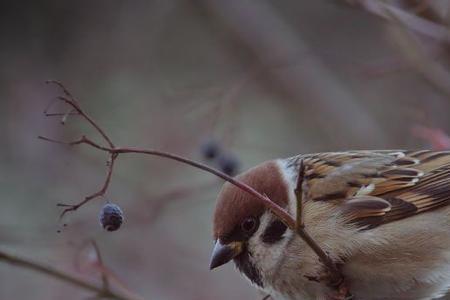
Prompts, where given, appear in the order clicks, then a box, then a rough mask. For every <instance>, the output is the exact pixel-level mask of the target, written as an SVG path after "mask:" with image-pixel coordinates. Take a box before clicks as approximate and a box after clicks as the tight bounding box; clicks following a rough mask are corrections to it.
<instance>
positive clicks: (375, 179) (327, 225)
mask: <svg viewBox="0 0 450 300" xmlns="http://www.w3.org/2000/svg"><path fill="white" fill-rule="evenodd" d="M301 165H303V167H302V168H304V174H303V176H304V179H303V183H302V193H303V197H302V203H303V219H304V223H305V226H306V230H307V231H308V233H309V235H310V236H311V237H312V238H313V239H314V240H315V242H316V243H317V244H318V246H319V247H321V249H322V250H323V251H325V253H327V254H328V255H329V257H330V258H331V259H332V260H333V262H334V263H336V264H337V265H339V266H340V270H341V272H342V274H343V276H344V278H345V280H346V284H347V285H348V288H349V291H350V293H351V295H352V296H353V299H358V300H387V299H389V300H391V299H399V300H400V299H401V300H422V299H436V298H438V297H441V296H443V295H445V294H446V293H447V292H448V290H449V288H450V151H432V150H367V151H363V150H358V151H342V152H324V153H314V154H302V155H297V156H293V157H289V158H284V159H274V160H269V161H266V162H263V163H261V164H259V165H257V166H255V167H253V168H251V169H249V170H247V171H245V172H243V173H242V174H240V175H238V176H236V179H237V180H239V181H241V182H243V183H245V184H247V185H249V186H251V187H252V188H254V189H255V190H257V191H258V192H259V193H261V194H262V195H267V197H268V198H270V199H271V201H273V202H274V203H276V204H278V205H279V206H281V207H282V208H284V209H285V210H286V211H287V212H288V213H289V214H291V216H293V218H295V217H296V196H295V193H294V190H295V187H296V182H297V179H298V176H299V169H300V166H301ZM213 240H214V247H213V251H212V256H211V262H210V269H215V268H217V267H219V266H222V265H224V264H226V263H228V262H231V261H233V262H234V264H235V266H236V268H237V270H238V271H239V272H240V273H241V274H242V275H243V277H244V278H246V279H247V280H248V281H249V282H250V284H251V285H253V286H254V287H256V288H257V289H259V290H260V291H262V292H264V293H266V294H267V295H270V296H271V297H272V299H275V300H297V299H301V300H309V299H314V300H319V299H335V298H333V297H334V296H333V290H332V289H331V288H330V286H329V285H327V284H325V283H324V282H322V281H321V280H314V278H315V279H317V278H321V276H322V275H323V274H324V269H325V266H324V264H323V263H322V262H321V261H320V260H319V258H318V256H317V255H316V254H315V252H314V251H313V250H312V249H311V248H310V247H309V246H308V245H307V244H306V243H305V242H304V241H303V240H302V239H301V238H300V237H299V235H298V234H296V233H295V232H294V231H293V230H291V229H290V228H288V227H287V226H286V225H285V224H284V223H283V222H282V221H281V220H280V219H279V218H277V217H276V216H275V215H274V214H273V213H272V212H271V211H270V210H269V209H267V208H266V207H265V206H264V205H263V204H262V203H261V201H258V199H256V198H255V197H254V196H253V195H251V194H249V193H247V192H245V191H243V190H241V189H240V188H238V187H236V186H235V185H233V184H230V183H229V182H226V183H225V184H224V185H223V186H222V189H221V190H220V192H219V194H218V197H217V202H216V206H215V210H214V215H213Z"/></svg>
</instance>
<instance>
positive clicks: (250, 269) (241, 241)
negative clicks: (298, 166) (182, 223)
mask: <svg viewBox="0 0 450 300" xmlns="http://www.w3.org/2000/svg"><path fill="white" fill-rule="evenodd" d="M236 179H238V180H240V181H242V182H244V183H246V184H247V185H249V186H251V187H252V188H254V189H255V190H257V191H258V192H259V193H261V194H265V195H267V196H268V197H269V198H270V199H271V200H272V201H274V202H275V203H276V204H278V205H279V206H281V207H286V206H287V204H288V197H289V189H288V184H287V182H286V180H285V178H284V175H283V173H282V171H281V168H280V165H279V163H278V162H277V161H269V162H265V163H263V164H261V165H259V166H256V167H254V168H252V169H250V170H248V171H246V172H244V173H243V174H241V175H238V176H237V177H236ZM286 230H287V227H286V226H285V225H284V224H283V223H282V222H281V221H280V220H278V219H277V218H276V217H275V216H274V215H273V214H272V213H271V212H270V211H269V210H268V209H267V208H266V207H265V206H264V205H263V204H262V203H261V201H258V199H256V198H255V197H254V196H252V195H250V194H249V193H247V192H245V191H243V190H241V189H240V188H238V187H236V186H234V185H232V184H230V183H225V184H224V185H223V187H222V190H221V191H220V193H219V195H218V199H217V204H216V208H215V212H214V220H213V236H214V241H215V245H214V249H213V253H212V257H211V264H210V268H211V269H214V268H217V267H219V266H222V265H224V264H226V263H228V262H230V261H232V260H233V261H234V263H235V265H236V267H237V268H238V269H239V270H240V271H241V273H243V274H244V275H245V276H246V277H247V278H248V279H249V280H250V281H251V282H252V283H253V284H256V285H257V286H260V287H262V286H263V284H264V283H263V278H262V276H263V275H262V273H264V267H267V266H268V265H270V264H273V263H274V262H273V260H276V255H275V254H276V253H280V251H279V249H280V247H281V245H280V244H282V243H281V242H282V240H283V239H284V238H285V234H286Z"/></svg>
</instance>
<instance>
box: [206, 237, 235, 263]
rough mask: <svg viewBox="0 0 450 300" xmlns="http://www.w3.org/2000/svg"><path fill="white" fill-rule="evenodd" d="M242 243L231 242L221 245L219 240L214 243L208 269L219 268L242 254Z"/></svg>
mask: <svg viewBox="0 0 450 300" xmlns="http://www.w3.org/2000/svg"><path fill="white" fill-rule="evenodd" d="M242 248H243V242H231V243H229V244H226V245H223V244H222V243H221V242H220V240H219V239H218V240H217V241H216V244H215V245H214V249H213V252H212V256H211V263H210V265H209V269H210V270H212V269H214V268H217V267H220V266H221V265H224V264H226V263H227V262H229V261H230V260H232V259H233V258H235V257H236V256H238V255H239V254H240V253H241V252H242Z"/></svg>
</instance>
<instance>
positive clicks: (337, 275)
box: [38, 80, 345, 299]
mask: <svg viewBox="0 0 450 300" xmlns="http://www.w3.org/2000/svg"><path fill="white" fill-rule="evenodd" d="M47 83H50V84H55V85H56V86H58V87H59V88H60V89H61V90H62V92H63V94H64V96H60V97H57V99H58V100H60V101H62V102H64V103H65V104H67V105H69V110H67V112H66V113H48V112H47V110H46V111H45V114H46V116H60V117H62V123H64V122H65V121H66V119H67V118H68V117H69V116H71V115H77V116H79V117H82V118H84V119H85V120H86V121H87V122H88V123H89V124H90V125H91V126H92V127H93V128H94V129H95V130H96V131H97V133H98V134H99V135H100V136H101V138H102V139H103V141H104V143H105V144H106V146H105V145H101V144H99V143H97V142H95V141H94V140H92V139H91V138H89V137H87V136H86V135H82V136H81V137H80V138H79V139H77V140H74V141H60V140H55V139H52V138H48V137H44V136H39V137H38V138H39V139H41V140H44V141H47V142H52V143H57V144H63V145H68V146H76V145H88V146H90V147H92V148H95V149H97V150H100V151H103V152H106V153H107V154H108V160H107V173H106V177H105V179H104V182H103V185H102V187H101V188H100V190H98V191H97V192H95V193H93V194H91V195H88V196H86V197H85V198H84V199H83V200H82V201H80V202H79V203H76V204H65V203H58V204H57V206H58V207H63V208H64V210H63V211H62V213H61V215H60V217H61V218H62V217H63V216H64V215H65V214H66V213H68V212H73V211H76V210H77V209H79V208H80V207H82V206H83V205H85V204H86V203H88V202H89V201H91V200H93V199H95V198H98V197H102V196H104V195H105V193H106V192H107V190H108V187H109V185H110V181H111V177H112V174H113V171H114V163H115V161H116V159H117V158H118V156H119V155H120V154H146V155H152V156H159V157H165V158H168V159H171V160H175V161H179V162H181V163H184V164H187V165H190V166H192V167H195V168H197V169H201V170H203V171H206V172H208V173H211V174H213V175H215V176H217V177H219V178H222V179H223V180H225V181H228V182H229V183H231V184H233V185H235V186H236V187H238V188H240V189H241V190H243V191H244V192H246V193H249V194H251V195H252V196H254V197H255V198H257V200H258V201H261V203H263V204H264V205H265V206H266V207H267V208H268V209H270V210H271V211H272V213H273V214H274V215H276V216H277V217H278V218H279V219H280V220H281V221H282V222H283V223H284V224H286V226H288V227H289V228H290V229H291V230H293V231H295V232H296V233H297V234H298V235H299V236H300V237H301V238H302V239H303V240H304V241H305V242H306V243H307V244H308V246H309V247H311V249H312V250H313V251H314V252H315V253H316V254H317V256H318V257H319V259H320V261H321V262H322V263H323V264H324V266H325V267H326V269H327V271H326V273H327V274H329V275H328V276H327V278H328V280H327V282H326V283H327V284H328V285H329V286H330V287H332V288H333V289H335V290H337V291H339V290H341V289H342V288H343V286H342V285H343V283H344V282H345V281H344V278H343V276H342V273H341V272H340V270H339V268H338V266H337V265H336V264H335V263H334V262H333V261H332V260H331V258H330V257H329V255H328V254H327V253H326V252H325V251H323V250H322V248H321V247H320V246H319V245H318V244H317V243H316V241H315V240H314V239H313V238H312V237H311V236H310V235H309V234H308V232H307V230H306V226H305V223H304V219H303V181H304V173H305V165H304V163H303V161H300V167H299V175H298V179H297V185H296V188H295V190H294V192H295V195H296V198H297V217H296V219H295V220H294V218H293V217H292V216H291V215H290V213H289V212H287V211H286V210H285V209H284V208H282V207H280V206H279V205H277V204H276V203H275V202H273V201H272V200H271V199H270V198H269V197H268V196H267V195H265V194H261V193H259V192H258V191H256V190H255V189H253V188H252V187H251V186H249V185H247V184H245V183H243V182H241V181H239V180H236V179H234V178H233V177H230V176H228V175H227V174H225V173H223V172H221V171H219V170H216V169H214V168H211V167H209V166H207V165H205V164H202V163H200V162H196V161H193V160H191V159H188V158H185V157H182V156H179V155H176V154H172V153H168V152H164V151H159V150H154V149H142V148H135V147H116V146H115V145H114V143H113V142H112V140H111V139H110V138H109V136H108V135H107V134H106V132H105V131H104V130H103V129H102V128H101V127H100V126H99V125H98V124H97V122H96V121H95V120H94V119H93V118H91V117H90V116H89V115H88V114H87V113H86V112H85V111H84V110H83V109H82V107H81V106H80V105H79V102H78V101H77V100H76V99H75V98H74V97H73V96H72V94H71V93H70V92H69V91H68V90H67V89H66V88H65V87H64V85H63V84H62V83H60V82H58V81H54V80H51V81H48V82H47ZM47 109H48V108H47ZM342 299H345V298H342Z"/></svg>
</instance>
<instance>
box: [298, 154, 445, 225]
mask: <svg viewBox="0 0 450 300" xmlns="http://www.w3.org/2000/svg"><path fill="white" fill-rule="evenodd" d="M300 159H303V161H304V163H305V166H306V171H305V178H306V179H307V182H306V193H307V197H306V199H309V200H311V201H334V202H336V204H337V205H338V207H339V208H340V210H341V212H342V213H343V214H344V215H345V216H346V217H347V219H348V222H349V223H353V224H357V225H358V226H361V227H362V228H365V229H369V228H374V227H376V226H379V225H381V224H384V223H387V222H391V221H395V220H399V219H402V218H406V217H410V216H414V215H416V214H419V213H423V212H427V211H430V210H433V209H437V208H440V207H443V206H446V205H449V204H450V151H430V150H420V151H401V150H395V151H350V152H330V153H319V154H313V155H304V156H299V157H296V158H295V161H297V162H298V161H299V160H300Z"/></svg>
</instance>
